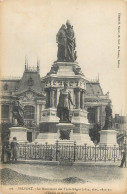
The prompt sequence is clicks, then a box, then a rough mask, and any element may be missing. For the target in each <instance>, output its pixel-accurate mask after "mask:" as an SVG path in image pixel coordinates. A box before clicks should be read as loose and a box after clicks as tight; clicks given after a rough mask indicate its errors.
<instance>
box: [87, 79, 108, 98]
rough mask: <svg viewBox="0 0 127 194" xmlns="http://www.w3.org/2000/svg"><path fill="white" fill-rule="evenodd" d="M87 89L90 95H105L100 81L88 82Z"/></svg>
mask: <svg viewBox="0 0 127 194" xmlns="http://www.w3.org/2000/svg"><path fill="white" fill-rule="evenodd" d="M86 91H87V94H88V95H104V94H103V91H102V88H101V86H100V83H99V82H88V83H86Z"/></svg>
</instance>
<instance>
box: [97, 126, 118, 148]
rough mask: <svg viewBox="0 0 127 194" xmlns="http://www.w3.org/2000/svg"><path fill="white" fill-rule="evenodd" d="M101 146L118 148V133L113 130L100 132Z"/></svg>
mask: <svg viewBox="0 0 127 194" xmlns="http://www.w3.org/2000/svg"><path fill="white" fill-rule="evenodd" d="M99 146H109V147H113V146H118V144H117V132H116V131H115V130H112V129H108V130H102V131H100V143H99Z"/></svg>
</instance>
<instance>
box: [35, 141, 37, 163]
mask: <svg viewBox="0 0 127 194" xmlns="http://www.w3.org/2000/svg"><path fill="white" fill-rule="evenodd" d="M36 145H37V142H35V160H36V152H37V150H36Z"/></svg>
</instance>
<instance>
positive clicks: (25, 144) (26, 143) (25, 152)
mask: <svg viewBox="0 0 127 194" xmlns="http://www.w3.org/2000/svg"><path fill="white" fill-rule="evenodd" d="M26 145H27V143H26V142H25V160H26Z"/></svg>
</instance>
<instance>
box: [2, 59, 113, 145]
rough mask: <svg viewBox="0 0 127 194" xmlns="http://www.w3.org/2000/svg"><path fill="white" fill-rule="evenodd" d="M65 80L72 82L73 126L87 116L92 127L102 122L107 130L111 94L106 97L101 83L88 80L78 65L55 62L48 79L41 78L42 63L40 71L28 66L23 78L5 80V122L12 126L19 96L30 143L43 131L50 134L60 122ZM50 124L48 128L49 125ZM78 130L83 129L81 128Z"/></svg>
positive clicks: (70, 85)
mask: <svg viewBox="0 0 127 194" xmlns="http://www.w3.org/2000/svg"><path fill="white" fill-rule="evenodd" d="M42 68H43V65H42ZM64 81H67V82H68V88H69V90H70V92H71V96H72V100H73V101H74V104H75V107H74V108H73V107H71V119H72V123H75V121H76V119H84V118H85V117H87V118H88V121H89V123H90V127H92V126H93V125H94V124H95V123H100V124H101V127H102V128H103V126H104V123H105V106H106V105H107V104H108V102H109V101H110V99H109V96H108V93H107V94H103V91H102V88H101V86H100V83H99V80H96V81H90V80H88V79H86V77H85V76H84V74H83V73H82V71H81V68H80V66H79V65H78V63H77V62H75V63H73V64H71V63H68V64H66V63H64V62H62V63H60V62H54V63H53V65H52V67H51V70H50V72H49V73H47V75H46V76H45V77H40V69H39V63H38V62H37V67H36V68H30V67H28V65H27V64H25V70H24V72H23V76H22V77H21V78H10V79H9V78H8V79H1V101H0V105H1V122H9V123H12V120H13V118H12V103H13V101H14V99H15V97H18V98H19V99H20V102H21V103H22V105H23V107H24V121H25V126H26V127H27V128H28V132H27V139H28V141H30V142H32V141H34V140H35V139H36V138H37V136H38V134H39V132H40V131H41V130H43V131H44V129H45V128H46V131H47V130H48V129H47V127H49V128H51V126H52V127H53V124H54V123H57V122H59V120H58V118H57V115H56V109H57V104H58V99H59V91H60V88H62V87H63V84H64ZM86 113H87V114H86ZM46 122H48V123H49V125H48V126H47V125H45V123H46ZM77 123H78V122H77ZM79 123H82V122H79ZM42 125H43V126H42ZM77 127H78V128H80V126H78V125H77ZM42 128H43V129H42ZM41 135H44V134H41Z"/></svg>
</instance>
